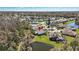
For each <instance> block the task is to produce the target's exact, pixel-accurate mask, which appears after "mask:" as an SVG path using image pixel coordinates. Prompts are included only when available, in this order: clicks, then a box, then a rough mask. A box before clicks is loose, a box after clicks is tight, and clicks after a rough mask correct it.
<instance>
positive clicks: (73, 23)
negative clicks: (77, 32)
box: [67, 22, 79, 28]
mask: <svg viewBox="0 0 79 59" xmlns="http://www.w3.org/2000/svg"><path fill="white" fill-rule="evenodd" d="M67 26H68V27H71V28H79V25H77V24H76V23H75V22H72V23H70V24H67Z"/></svg>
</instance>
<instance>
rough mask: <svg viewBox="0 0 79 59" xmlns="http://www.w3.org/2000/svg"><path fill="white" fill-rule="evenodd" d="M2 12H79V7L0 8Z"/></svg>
mask: <svg viewBox="0 0 79 59" xmlns="http://www.w3.org/2000/svg"><path fill="white" fill-rule="evenodd" d="M0 11H49V12H50V11H52V12H55V11H79V7H0Z"/></svg>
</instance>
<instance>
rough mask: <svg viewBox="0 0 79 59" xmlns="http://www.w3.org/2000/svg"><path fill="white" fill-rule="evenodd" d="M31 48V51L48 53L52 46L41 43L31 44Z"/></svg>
mask: <svg viewBox="0 0 79 59" xmlns="http://www.w3.org/2000/svg"><path fill="white" fill-rule="evenodd" d="M31 46H32V50H33V51H49V50H50V49H51V48H54V47H53V46H52V45H49V44H46V43H42V42H33V43H32V44H31Z"/></svg>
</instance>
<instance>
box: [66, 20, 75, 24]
mask: <svg viewBox="0 0 79 59" xmlns="http://www.w3.org/2000/svg"><path fill="white" fill-rule="evenodd" d="M73 22H75V20H71V21H68V22H66V23H65V24H70V23H73Z"/></svg>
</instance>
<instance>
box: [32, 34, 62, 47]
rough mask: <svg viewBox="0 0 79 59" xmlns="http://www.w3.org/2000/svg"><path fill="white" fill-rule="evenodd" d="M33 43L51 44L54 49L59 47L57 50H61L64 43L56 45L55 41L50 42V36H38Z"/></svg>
mask: <svg viewBox="0 0 79 59" xmlns="http://www.w3.org/2000/svg"><path fill="white" fill-rule="evenodd" d="M33 42H43V43H46V44H50V45H52V46H54V47H57V48H60V47H61V46H62V43H56V42H54V41H50V40H49V39H48V36H45V35H43V36H36V37H35V38H34V40H33Z"/></svg>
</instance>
